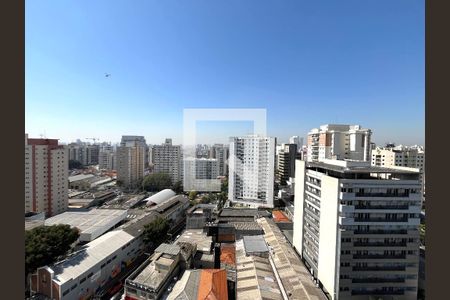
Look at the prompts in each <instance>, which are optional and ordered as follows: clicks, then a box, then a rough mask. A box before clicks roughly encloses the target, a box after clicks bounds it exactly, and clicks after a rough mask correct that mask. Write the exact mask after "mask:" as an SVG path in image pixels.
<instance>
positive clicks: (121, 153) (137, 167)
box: [117, 142, 146, 187]
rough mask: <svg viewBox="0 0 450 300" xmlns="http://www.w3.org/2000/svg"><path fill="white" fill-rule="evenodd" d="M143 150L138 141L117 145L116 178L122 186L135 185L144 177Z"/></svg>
mask: <svg viewBox="0 0 450 300" xmlns="http://www.w3.org/2000/svg"><path fill="white" fill-rule="evenodd" d="M145 152H146V151H145V148H144V147H143V146H142V145H140V144H139V143H138V142H135V143H134V145H133V144H131V143H127V146H119V147H117V180H118V181H120V182H121V183H122V184H123V185H124V186H127V187H133V186H137V185H138V184H139V183H140V181H141V180H142V179H143V178H144V158H145Z"/></svg>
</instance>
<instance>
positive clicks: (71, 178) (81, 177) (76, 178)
mask: <svg viewBox="0 0 450 300" xmlns="http://www.w3.org/2000/svg"><path fill="white" fill-rule="evenodd" d="M93 177H94V175H92V174H79V175H74V176H69V182H70V183H72V182H74V181H79V180H86V179H89V178H93Z"/></svg>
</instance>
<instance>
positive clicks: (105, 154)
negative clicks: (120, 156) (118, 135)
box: [98, 149, 117, 170]
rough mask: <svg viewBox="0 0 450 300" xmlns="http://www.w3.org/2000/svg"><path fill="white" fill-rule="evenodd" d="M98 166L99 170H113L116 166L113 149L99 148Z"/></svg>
mask: <svg viewBox="0 0 450 300" xmlns="http://www.w3.org/2000/svg"><path fill="white" fill-rule="evenodd" d="M98 167H99V169H100V170H115V169H116V167H117V161H116V152H115V151H114V150H113V149H100V153H99V156H98Z"/></svg>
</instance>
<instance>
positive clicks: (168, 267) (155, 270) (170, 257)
mask: <svg viewBox="0 0 450 300" xmlns="http://www.w3.org/2000/svg"><path fill="white" fill-rule="evenodd" d="M181 259H182V256H181V249H180V247H179V246H177V245H170V244H165V243H163V244H161V245H160V246H159V247H158V248H156V250H155V252H154V254H153V255H152V256H151V257H150V258H149V259H148V260H147V261H146V262H144V263H143V264H142V265H141V266H139V267H138V268H137V269H136V271H134V272H133V273H132V274H131V275H130V276H129V277H128V278H127V279H126V280H125V297H126V299H127V300H149V299H159V298H160V296H161V295H162V293H163V292H164V291H165V287H166V286H167V285H168V284H169V283H170V282H171V279H172V278H173V277H174V276H176V275H178V273H179V272H180V266H179V262H180V260H181Z"/></svg>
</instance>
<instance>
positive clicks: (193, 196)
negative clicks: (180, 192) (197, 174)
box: [189, 191, 197, 200]
mask: <svg viewBox="0 0 450 300" xmlns="http://www.w3.org/2000/svg"><path fill="white" fill-rule="evenodd" d="M195 197H197V191H190V192H189V200H194V199H195Z"/></svg>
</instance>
